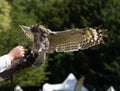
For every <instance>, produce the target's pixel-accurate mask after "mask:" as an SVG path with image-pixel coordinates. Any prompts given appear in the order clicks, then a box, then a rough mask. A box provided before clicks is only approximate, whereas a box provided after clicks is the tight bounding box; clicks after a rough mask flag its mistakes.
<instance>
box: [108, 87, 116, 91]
mask: <svg viewBox="0 0 120 91" xmlns="http://www.w3.org/2000/svg"><path fill="white" fill-rule="evenodd" d="M107 91H115V89H114V88H113V86H111V87H110V88H108V90H107Z"/></svg>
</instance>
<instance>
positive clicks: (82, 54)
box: [0, 0, 120, 91]
mask: <svg viewBox="0 0 120 91" xmlns="http://www.w3.org/2000/svg"><path fill="white" fill-rule="evenodd" d="M119 9H120V0H1V1H0V37H1V38H0V55H3V54H5V53H8V51H9V50H11V49H12V48H13V47H15V46H16V45H24V47H25V48H28V47H30V46H31V44H32V43H31V42H30V41H29V40H28V39H27V38H26V37H25V35H24V34H23V33H22V32H21V29H20V27H19V25H26V26H31V25H34V24H37V23H39V24H42V25H44V26H45V27H47V28H50V29H51V30H52V31H63V30H66V29H70V28H85V27H97V26H100V25H102V27H103V28H105V29H107V30H108V31H107V34H108V38H107V39H105V44H102V45H99V46H95V47H92V48H89V49H87V50H83V51H81V50H80V51H78V52H72V53H52V54H47V59H46V62H45V64H44V66H43V67H37V68H33V67H29V68H26V69H24V70H22V71H20V72H18V73H16V74H15V75H14V76H13V80H12V83H11V81H6V82H0V89H1V90H0V91H10V89H11V88H12V87H14V86H16V85H20V86H21V87H22V88H24V89H25V90H24V91H37V90H36V89H38V88H41V89H42V86H43V84H44V83H46V82H48V83H51V84H56V83H61V82H63V80H64V79H65V78H66V77H67V76H68V74H69V73H73V74H74V75H75V77H76V78H77V79H79V78H80V77H82V76H85V81H84V85H85V86H86V87H87V88H88V89H89V90H91V89H93V88H96V89H97V91H106V89H107V88H108V87H109V86H111V85H112V86H113V87H114V88H115V89H116V91H120V30H119V29H120V10H119Z"/></svg>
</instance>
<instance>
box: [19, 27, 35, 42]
mask: <svg viewBox="0 0 120 91" xmlns="http://www.w3.org/2000/svg"><path fill="white" fill-rule="evenodd" d="M19 26H20V28H21V29H22V31H23V32H24V34H25V35H26V37H27V38H29V39H30V40H31V41H32V42H33V40H34V36H33V33H32V32H31V31H30V30H31V29H30V27H27V26H23V25H22V26H21V25H19Z"/></svg>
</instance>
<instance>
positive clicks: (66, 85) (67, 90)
mask: <svg viewBox="0 0 120 91" xmlns="http://www.w3.org/2000/svg"><path fill="white" fill-rule="evenodd" d="M76 83H77V79H76V77H75V76H74V75H73V74H72V73H70V74H69V75H68V77H67V78H66V79H65V81H64V82H63V83H60V84H49V83H45V84H44V85H43V91H74V88H75V85H76Z"/></svg>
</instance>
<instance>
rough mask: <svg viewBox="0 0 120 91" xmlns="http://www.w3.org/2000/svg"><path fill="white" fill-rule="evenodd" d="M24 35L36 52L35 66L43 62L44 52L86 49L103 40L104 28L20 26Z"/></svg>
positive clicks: (104, 35)
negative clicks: (59, 28) (65, 28)
mask: <svg viewBox="0 0 120 91" xmlns="http://www.w3.org/2000/svg"><path fill="white" fill-rule="evenodd" d="M20 27H21V29H22V31H23V32H24V33H25V35H26V36H27V37H28V38H29V39H30V40H31V41H32V42H33V52H37V53H38V55H39V56H38V57H37V59H36V61H35V62H34V65H35V66H40V65H42V64H43V62H44V60H45V57H46V53H48V52H50V53H52V52H54V51H56V52H73V51H78V50H79V49H80V50H84V49H87V48H89V47H92V46H95V45H98V44H100V43H103V42H104V37H106V36H107V35H106V34H105V33H104V31H105V29H100V28H83V29H68V30H66V31H58V32H53V31H51V30H50V29H47V28H45V27H44V26H42V25H39V24H36V25H33V26H31V27H27V26H20Z"/></svg>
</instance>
